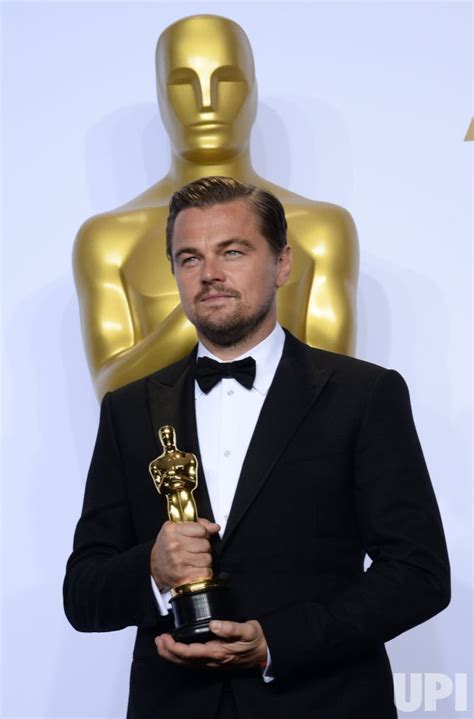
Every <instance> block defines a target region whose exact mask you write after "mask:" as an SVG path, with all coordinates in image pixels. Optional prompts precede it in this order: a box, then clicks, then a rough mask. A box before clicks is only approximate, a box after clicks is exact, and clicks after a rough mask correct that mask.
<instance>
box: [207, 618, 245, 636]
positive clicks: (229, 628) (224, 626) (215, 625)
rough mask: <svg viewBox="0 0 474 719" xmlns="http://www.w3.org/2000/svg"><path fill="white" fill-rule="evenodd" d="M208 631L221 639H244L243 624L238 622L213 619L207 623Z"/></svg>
mask: <svg viewBox="0 0 474 719" xmlns="http://www.w3.org/2000/svg"><path fill="white" fill-rule="evenodd" d="M209 629H210V630H211V632H212V633H213V634H215V635H216V636H218V637H222V638H223V639H235V640H239V639H244V638H245V633H246V632H245V623H244V624H239V622H229V621H224V620H221V619H213V620H212V621H211V622H209Z"/></svg>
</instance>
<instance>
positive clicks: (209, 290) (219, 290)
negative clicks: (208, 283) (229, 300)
mask: <svg viewBox="0 0 474 719" xmlns="http://www.w3.org/2000/svg"><path fill="white" fill-rule="evenodd" d="M210 294H213V295H214V294H219V295H225V296H226V297H235V298H236V299H238V300H240V296H241V295H240V292H237V290H232V289H229V288H228V287H224V285H212V287H203V288H202V290H201V291H200V292H198V293H197V295H196V296H195V298H194V301H195V302H200V301H201V300H203V299H204V298H205V297H207V296H208V295H210Z"/></svg>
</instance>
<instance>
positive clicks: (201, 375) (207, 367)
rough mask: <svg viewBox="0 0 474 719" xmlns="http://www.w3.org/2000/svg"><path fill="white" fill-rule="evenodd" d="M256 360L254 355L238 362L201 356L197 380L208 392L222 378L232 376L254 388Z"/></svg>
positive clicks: (203, 389) (249, 387)
mask: <svg viewBox="0 0 474 719" xmlns="http://www.w3.org/2000/svg"><path fill="white" fill-rule="evenodd" d="M255 371H256V367H255V360H254V358H253V357H245V359H241V360H238V361H237V362H216V361H215V360H213V359H211V358H210V357H200V358H199V359H198V361H197V362H196V371H195V375H194V376H195V377H196V382H197V383H198V385H199V386H200V388H201V389H202V391H203V392H204V393H205V394H207V393H208V392H210V391H211V389H212V388H213V387H215V386H216V384H217V383H218V382H220V381H221V379H223V378H225V377H232V378H233V379H236V380H237V382H240V384H242V385H243V386H244V387H246V388H247V389H252V387H253V383H254V380H255Z"/></svg>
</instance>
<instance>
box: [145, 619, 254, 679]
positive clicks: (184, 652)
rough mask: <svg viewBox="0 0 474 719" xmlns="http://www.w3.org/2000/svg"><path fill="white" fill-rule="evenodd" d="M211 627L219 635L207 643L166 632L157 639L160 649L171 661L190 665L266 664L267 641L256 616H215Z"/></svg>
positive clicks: (211, 666) (157, 645)
mask: <svg viewBox="0 0 474 719" xmlns="http://www.w3.org/2000/svg"><path fill="white" fill-rule="evenodd" d="M210 629H211V631H212V632H213V633H214V634H216V636H218V637H219V639H215V640H212V641H210V642H206V643H203V644H197V643H196V644H182V643H181V642H175V641H174V639H173V637H172V636H171V635H170V634H162V635H161V636H159V637H156V639H155V643H156V647H157V650H158V653H159V654H160V656H162V657H163V658H164V659H167V660H168V661H171V662H174V663H175V664H186V665H188V666H205V667H209V668H215V667H225V666H236V667H237V666H240V667H247V668H252V667H253V668H255V667H260V668H261V667H262V665H263V666H264V665H265V662H266V660H267V643H266V640H265V636H264V634H263V631H262V627H261V625H260V624H259V622H257V621H256V620H250V621H248V622H230V621H221V620H213V621H212V622H211V623H210Z"/></svg>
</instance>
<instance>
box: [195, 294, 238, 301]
mask: <svg viewBox="0 0 474 719" xmlns="http://www.w3.org/2000/svg"><path fill="white" fill-rule="evenodd" d="M229 297H235V295H223V294H217V295H205V296H204V297H203V298H202V299H201V300H200V302H210V301H211V302H212V300H224V299H228V298H229Z"/></svg>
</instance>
